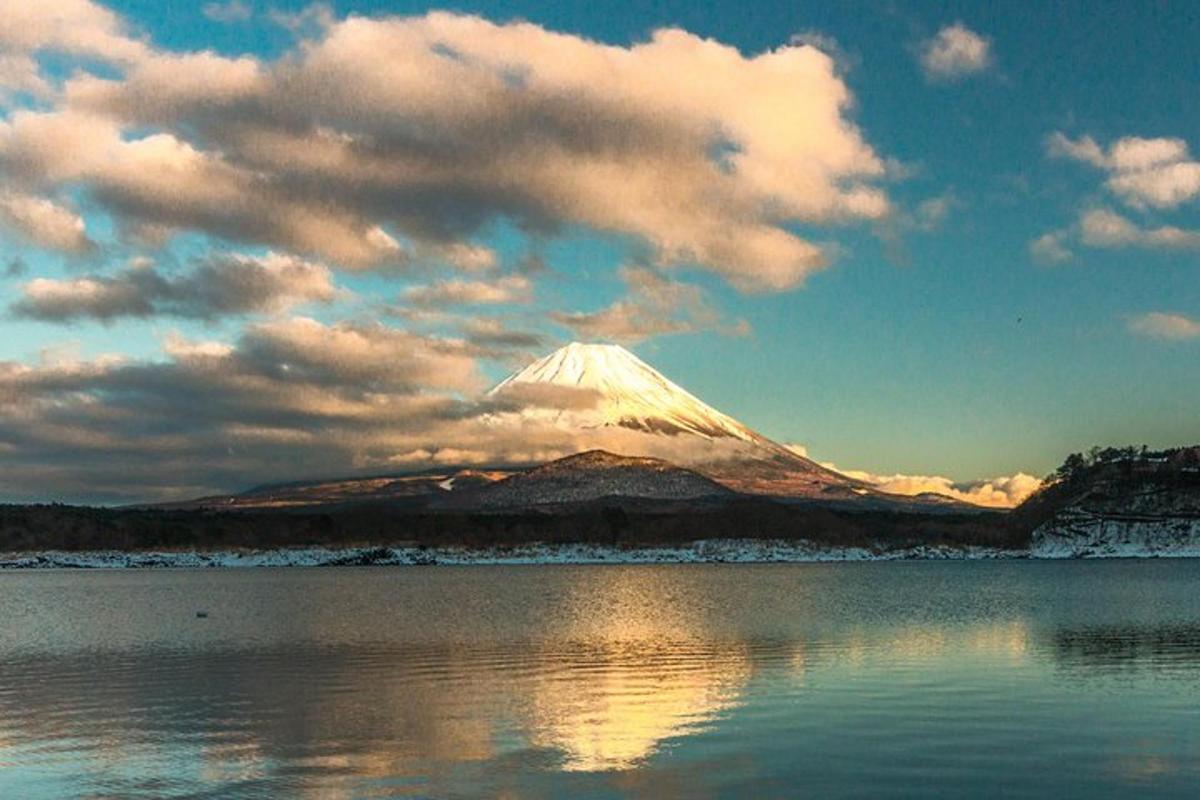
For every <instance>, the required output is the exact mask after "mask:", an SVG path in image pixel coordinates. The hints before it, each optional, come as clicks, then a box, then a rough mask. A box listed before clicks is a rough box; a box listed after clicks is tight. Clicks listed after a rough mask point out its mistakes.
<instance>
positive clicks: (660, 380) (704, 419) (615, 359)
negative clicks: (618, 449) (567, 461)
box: [489, 342, 767, 444]
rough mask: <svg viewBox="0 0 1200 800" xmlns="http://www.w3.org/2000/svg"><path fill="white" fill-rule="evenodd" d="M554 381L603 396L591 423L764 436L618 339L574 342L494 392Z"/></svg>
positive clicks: (668, 431) (758, 440)
mask: <svg viewBox="0 0 1200 800" xmlns="http://www.w3.org/2000/svg"><path fill="white" fill-rule="evenodd" d="M528 384H543V385H545V384H550V385H554V386H561V387H567V388H573V389H581V390H590V391H591V392H594V393H595V394H596V396H597V402H596V406H595V408H594V410H592V413H590V414H587V415H586V416H588V417H590V418H591V419H590V420H589V422H590V424H589V425H588V426H589V427H593V426H595V425H605V426H620V427H623V428H629V429H633V430H642V431H646V432H649V433H661V434H681V433H687V434H694V435H698V436H702V437H704V438H706V439H716V438H722V437H732V438H734V439H741V440H743V441H746V442H753V443H755V444H761V443H766V441H767V440H765V439H764V438H763V437H762V436H760V435H759V434H757V433H755V432H754V431H752V430H750V429H749V428H747V427H746V426H744V425H742V424H741V423H739V422H738V421H737V420H735V419H733V418H732V417H729V416H727V415H725V414H722V413H721V412H720V411H717V410H716V409H715V408H713V407H711V406H709V405H708V404H706V403H704V402H703V401H701V400H700V399H699V398H697V397H696V396H694V395H693V394H691V393H690V392H688V391H687V390H686V389H684V388H683V387H681V386H678V385H677V384H675V383H673V382H671V381H670V380H668V379H667V378H666V377H665V376H663V375H662V374H661V373H660V372H658V370H656V369H654V368H653V367H651V366H650V365H649V364H647V363H646V362H644V361H642V360H641V359H640V358H638V357H637V356H635V355H634V354H633V353H631V352H629V351H628V350H626V349H625V348H624V347H621V346H620V345H615V344H583V343H581V342H571V343H570V344H568V345H566V346H564V347H560V348H559V349H558V350H555V351H554V352H553V353H551V354H550V355H548V356H545V357H544V358H541V359H538V360H537V361H535V362H533V363H532V364H530V365H529V366H528V367H526V368H525V369H523V370H521V371H520V372H517V373H516V374H514V375H512V376H510V377H509V378H507V379H505V380H504V381H502V382H501V383H500V384H499V385H497V386H496V387H495V388H494V389H492V390H491V392H489V394H491V395H493V396H503V395H504V394H505V393H506V392H508V391H511V390H513V389H514V388H516V387H521V386H523V385H528Z"/></svg>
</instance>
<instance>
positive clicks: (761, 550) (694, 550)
mask: <svg viewBox="0 0 1200 800" xmlns="http://www.w3.org/2000/svg"><path fill="white" fill-rule="evenodd" d="M1081 544H1083V543H1072V545H1071V546H1067V545H1066V544H1065V543H1064V542H1061V541H1054V540H1046V539H1041V540H1035V542H1034V546H1033V548H1032V549H1030V550H1002V549H997V548H989V547H949V546H934V545H922V546H918V547H906V548H898V549H886V548H882V547H880V548H866V547H828V546H824V545H820V544H817V543H813V542H804V541H782V540H755V541H745V540H736V539H704V540H700V541H696V542H692V543H691V544H685V545H677V546H666V547H611V546H604V545H591V544H534V545H524V546H519V547H497V548H468V547H345V548H325V547H297V548H285V549H278V550H203V551H193V550H161V551H139V552H123V551H119V550H91V551H79V552H67V551H61V550H48V551H42V552H26V553H0V570H11V569H155V568H158V569H197V568H205V567H235V568H236V567H337V566H433V565H438V564H444V565H468V564H494V565H499V564H721V563H728V564H771V563H783V564H786V563H807V562H824V561H906V560H908V561H917V560H931V561H946V560H958V561H963V560H982V559H1069V558H1195V557H1200V547H1195V546H1187V545H1186V544H1185V545H1181V546H1175V547H1171V546H1162V545H1159V544H1155V543H1147V542H1119V543H1113V542H1106V543H1091V546H1080V545H1081Z"/></svg>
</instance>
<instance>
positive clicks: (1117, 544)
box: [1030, 509, 1200, 558]
mask: <svg viewBox="0 0 1200 800" xmlns="http://www.w3.org/2000/svg"><path fill="white" fill-rule="evenodd" d="M1030 552H1031V554H1032V556H1033V557H1034V558H1198V557H1200V518H1195V517H1160V518H1144V519H1138V518H1131V517H1117V516H1104V515H1100V514H1091V513H1088V512H1085V511H1081V510H1077V509H1073V510H1069V511H1065V512H1062V513H1060V514H1059V515H1058V516H1056V517H1055V518H1054V519H1053V520H1051V521H1050V522H1048V523H1046V524H1045V525H1042V526H1041V527H1040V528H1038V529H1037V530H1036V531H1034V532H1033V545H1032V548H1031V551H1030Z"/></svg>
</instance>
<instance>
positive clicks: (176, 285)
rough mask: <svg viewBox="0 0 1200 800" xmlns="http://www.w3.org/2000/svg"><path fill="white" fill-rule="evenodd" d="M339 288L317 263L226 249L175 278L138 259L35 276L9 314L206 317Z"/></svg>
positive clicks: (316, 298) (274, 308) (322, 295)
mask: <svg viewBox="0 0 1200 800" xmlns="http://www.w3.org/2000/svg"><path fill="white" fill-rule="evenodd" d="M336 291H337V290H336V289H335V287H334V284H333V281H332V278H331V275H330V271H329V269H328V268H327V267H325V266H324V265H322V264H315V263H312V262H308V261H304V260H302V259H299V258H296V257H294V256H287V255H280V254H277V253H268V254H267V255H266V256H263V257H254V256H247V255H240V254H223V255H214V256H210V257H209V258H207V259H205V260H203V261H201V262H200V263H198V264H196V265H194V266H193V267H192V268H191V269H189V270H188V271H187V272H184V273H183V274H179V275H164V274H162V273H161V272H159V271H158V270H157V269H155V268H154V267H153V266H149V265H144V264H137V265H133V266H130V267H128V268H127V269H125V270H123V271H121V272H119V273H118V274H116V275H114V276H112V277H107V276H100V275H94V276H89V277H82V278H71V279H67V280H51V279H47V278H36V279H34V280H32V281H30V282H29V283H27V284H25V286H24V287H23V290H22V296H21V297H20V298H19V299H18V300H17V301H15V302H14V303H13V304H12V305H11V307H10V311H11V312H12V313H13V314H15V315H17V316H21V317H27V318H31V319H40V320H47V321H67V320H76V319H98V320H103V321H110V320H113V319H116V318H119V317H150V316H173V317H187V318H193V319H205V320H211V319H215V318H217V317H220V316H227V315H242V314H252V313H264V312H278V311H283V310H285V309H288V308H291V307H293V306H296V305H299V304H301V303H306V302H321V303H328V302H330V301H331V300H333V299H334V297H335V295H336Z"/></svg>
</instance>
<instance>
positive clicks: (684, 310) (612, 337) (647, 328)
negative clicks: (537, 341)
mask: <svg viewBox="0 0 1200 800" xmlns="http://www.w3.org/2000/svg"><path fill="white" fill-rule="evenodd" d="M621 278H622V280H624V281H625V285H626V286H627V288H628V294H627V296H626V297H625V298H624V299H622V300H618V301H617V302H615V303H613V304H612V305H610V306H608V307H606V308H603V309H601V310H599V311H591V312H584V311H574V312H564V311H553V312H551V313H550V319H551V320H553V321H554V322H556V323H558V324H559V325H562V326H564V327H567V328H569V329H570V330H571V331H572V332H573V333H574V335H575V336H576V337H577V338H581V339H585V340H603V341H612V342H621V343H626V344H628V343H633V342H640V341H643V340H645V339H649V338H652V337H654V336H664V335H669V334H678V333H697V332H699V331H707V330H715V331H718V332H722V333H727V334H732V335H743V336H744V335H746V334H748V333H749V324H748V323H746V322H745V321H739V322H734V323H729V322H726V321H724V319H723V318H722V316H721V314H720V313H719V312H718V311H717V310H716V309H715V308H713V306H712V305H711V304H710V303H709V301H708V299H707V298H706V296H705V293H704V292H703V290H702V289H701V288H700V287H699V286H694V285H691V284H685V283H678V282H675V281H672V280H668V279H666V278H664V277H662V276H661V275H658V274H656V273H655V272H654V271H652V270H649V269H645V268H642V267H624V268H622V270H621Z"/></svg>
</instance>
